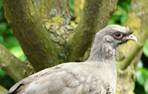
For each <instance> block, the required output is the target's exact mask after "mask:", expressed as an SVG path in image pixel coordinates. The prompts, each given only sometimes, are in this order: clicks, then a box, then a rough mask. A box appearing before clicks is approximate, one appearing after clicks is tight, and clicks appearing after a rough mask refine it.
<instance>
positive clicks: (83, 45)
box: [69, 0, 117, 61]
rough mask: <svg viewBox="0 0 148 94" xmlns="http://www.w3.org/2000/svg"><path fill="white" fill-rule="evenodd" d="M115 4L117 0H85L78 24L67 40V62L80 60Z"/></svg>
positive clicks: (105, 22) (104, 23)
mask: <svg viewBox="0 0 148 94" xmlns="http://www.w3.org/2000/svg"><path fill="white" fill-rule="evenodd" d="M116 4H117V0H85V4H84V10H83V14H82V16H81V19H80V23H79V24H78V27H77V28H76V30H75V34H74V35H73V37H72V38H71V39H70V40H69V46H70V56H69V61H80V60H82V57H83V56H84V53H85V51H86V50H87V49H88V47H90V45H91V42H92V39H93V36H94V34H95V33H96V32H97V31H99V29H101V28H103V27H104V26H105V25H106V24H107V21H108V19H109V17H110V16H111V13H112V12H113V10H114V9H115V7H116Z"/></svg>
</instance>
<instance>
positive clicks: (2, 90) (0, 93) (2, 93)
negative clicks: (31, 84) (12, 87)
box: [0, 85, 7, 94]
mask: <svg viewBox="0 0 148 94" xmlns="http://www.w3.org/2000/svg"><path fill="white" fill-rule="evenodd" d="M0 94H7V90H6V89H5V88H4V87H2V86H1V85H0Z"/></svg>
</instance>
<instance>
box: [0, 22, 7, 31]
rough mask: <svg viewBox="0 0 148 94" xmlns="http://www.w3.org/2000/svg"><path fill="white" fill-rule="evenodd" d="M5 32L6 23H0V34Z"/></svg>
mask: <svg viewBox="0 0 148 94" xmlns="http://www.w3.org/2000/svg"><path fill="white" fill-rule="evenodd" d="M6 30H7V23H5V22H2V23H0V32H4V31H6Z"/></svg>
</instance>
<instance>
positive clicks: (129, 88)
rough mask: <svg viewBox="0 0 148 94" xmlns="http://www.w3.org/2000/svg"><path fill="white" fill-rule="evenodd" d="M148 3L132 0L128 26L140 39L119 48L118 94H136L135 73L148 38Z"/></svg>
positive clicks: (142, 0)
mask: <svg viewBox="0 0 148 94" xmlns="http://www.w3.org/2000/svg"><path fill="white" fill-rule="evenodd" d="M147 5H148V1H147V0H132V5H131V6H132V10H131V11H130V13H129V18H128V20H127V22H126V25H127V26H128V27H129V28H130V29H131V31H133V32H134V34H135V36H136V37H137V38H138V41H137V42H132V41H131V42H128V43H127V44H124V45H122V46H121V47H120V48H119V51H120V55H118V56H119V57H118V58H119V59H118V64H117V65H118V88H117V94H134V88H135V72H136V65H137V64H138V62H139V60H140V57H141V53H142V47H143V45H144V43H145V41H146V40H147V38H148V27H147V24H148V14H147V12H148V6H147Z"/></svg>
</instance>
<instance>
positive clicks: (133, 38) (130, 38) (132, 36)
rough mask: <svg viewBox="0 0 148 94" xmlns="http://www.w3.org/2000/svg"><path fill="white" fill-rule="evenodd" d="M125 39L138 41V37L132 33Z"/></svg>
mask: <svg viewBox="0 0 148 94" xmlns="http://www.w3.org/2000/svg"><path fill="white" fill-rule="evenodd" d="M124 40H125V41H127V40H134V41H136V42H137V38H136V37H135V36H134V35H133V34H130V35H128V36H126V37H125V38H124Z"/></svg>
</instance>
